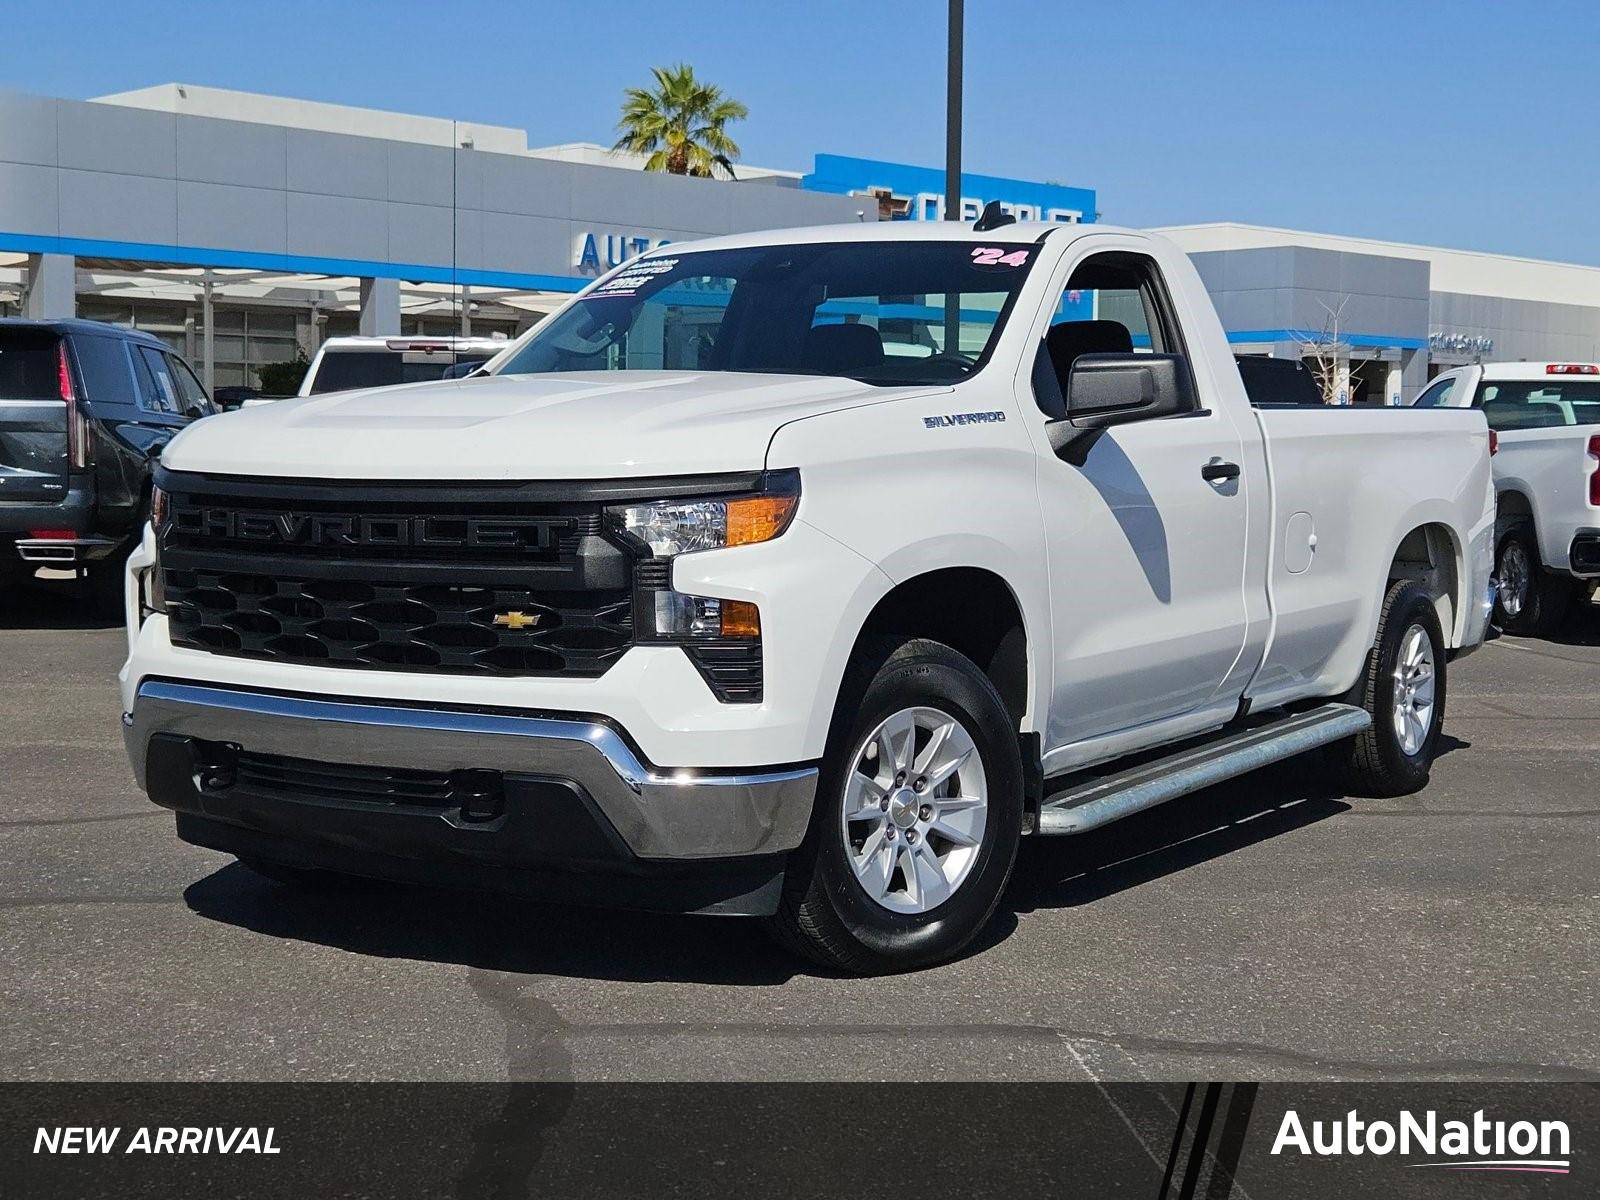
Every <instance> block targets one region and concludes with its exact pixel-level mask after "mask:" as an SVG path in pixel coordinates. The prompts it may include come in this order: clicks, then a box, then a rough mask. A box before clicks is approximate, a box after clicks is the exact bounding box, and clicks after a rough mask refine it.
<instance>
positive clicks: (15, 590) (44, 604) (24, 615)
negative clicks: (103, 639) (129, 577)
mask: <svg viewBox="0 0 1600 1200" xmlns="http://www.w3.org/2000/svg"><path fill="white" fill-rule="evenodd" d="M122 622H123V618H122V616H121V615H120V614H116V613H100V612H97V611H96V610H95V607H94V604H93V603H92V602H91V601H90V599H89V589H88V586H87V585H86V584H84V583H83V582H81V581H80V580H77V579H72V578H69V577H67V576H66V575H64V574H63V573H60V572H57V573H56V576H54V577H50V578H44V579H26V580H23V581H22V583H21V584H17V585H12V586H11V587H10V588H9V589H8V590H7V591H5V592H3V593H0V630H4V629H117V628H120V627H121V626H122Z"/></svg>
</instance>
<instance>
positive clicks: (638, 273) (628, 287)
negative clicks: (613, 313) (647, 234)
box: [589, 258, 678, 296]
mask: <svg viewBox="0 0 1600 1200" xmlns="http://www.w3.org/2000/svg"><path fill="white" fill-rule="evenodd" d="M677 265H678V260H677V259H675V258H643V259H640V260H639V261H638V262H636V263H630V264H629V265H628V266H626V267H623V268H622V272H621V273H620V274H618V275H613V276H612V277H611V278H610V279H608V280H606V281H605V282H604V283H602V284H601V285H600V286H599V287H597V288H595V289H594V291H592V292H590V293H589V295H590V296H632V295H634V294H635V293H637V292H638V290H639V289H640V288H641V287H643V286H644V285H645V284H647V283H649V282H650V281H651V280H652V279H654V278H655V277H656V276H657V275H666V274H669V273H670V272H671V271H672V269H673V268H674V267H676V266H677Z"/></svg>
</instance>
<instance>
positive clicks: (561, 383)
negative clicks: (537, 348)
mask: <svg viewBox="0 0 1600 1200" xmlns="http://www.w3.org/2000/svg"><path fill="white" fill-rule="evenodd" d="M948 390H949V389H947V388H943V387H933V388H928V387H903V388H883V387H873V386H871V385H869V384H864V383H859V382H857V381H856V380H853V379H838V378H832V377H816V376H808V375H756V374H743V373H737V372H708V373H700V372H692V371H629V372H627V373H625V374H619V373H617V372H610V371H592V372H577V373H573V374H567V375H491V376H482V377H479V378H476V379H453V380H446V381H442V382H439V383H418V384H408V385H405V386H402V387H388V388H374V389H369V390H363V391H357V392H339V393H335V394H331V395H326V396H307V397H304V398H301V399H294V400H282V401H279V402H277V403H275V404H266V405H260V406H257V407H252V408H247V409H241V410H239V411H238V412H233V413H226V414H222V415H219V416H215V417H207V418H205V419H204V420H202V421H197V422H195V423H194V424H193V425H191V426H190V427H189V428H188V429H187V430H185V431H184V432H183V433H182V434H180V435H179V436H178V437H176V438H174V439H173V440H172V442H171V444H170V445H168V446H167V448H166V450H165V451H164V452H163V453H162V456H161V462H162V465H163V466H166V467H170V468H172V469H173V470H179V471H204V472H207V473H211V474H221V475H257V476H280V477H281V476H295V477H308V478H320V479H451V480H457V479H608V478H609V479H616V478H628V477H630V476H652V475H693V474H708V473H715V472H722V471H757V470H761V469H762V468H763V467H764V466H766V455H767V446H768V444H769V443H770V442H771V441H772V435H773V434H774V433H775V432H776V431H777V430H778V428H779V427H780V426H782V425H785V424H787V423H788V422H790V421H795V420H799V419H801V418H803V417H810V416H816V415H818V414H820V413H825V412H832V411H835V410H838V409H843V408H855V407H858V406H860V405H863V404H881V403H885V402H888V401H892V400H897V399H904V398H906V397H910V396H916V395H933V394H936V393H939V392H944V391H948Z"/></svg>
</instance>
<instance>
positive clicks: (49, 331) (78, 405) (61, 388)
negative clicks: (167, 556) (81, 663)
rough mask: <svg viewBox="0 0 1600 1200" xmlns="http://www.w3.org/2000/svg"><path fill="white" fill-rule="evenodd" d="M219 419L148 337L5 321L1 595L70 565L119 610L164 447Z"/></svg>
mask: <svg viewBox="0 0 1600 1200" xmlns="http://www.w3.org/2000/svg"><path fill="white" fill-rule="evenodd" d="M214 411H215V408H214V407H213V405H212V403H211V400H210V398H209V397H207V395H206V392H205V389H204V388H203V387H201V386H200V381H199V380H198V379H197V378H195V374H194V372H193V371H192V370H190V369H189V365H188V364H187V363H185V362H184V361H183V359H182V358H181V357H179V356H178V355H176V354H174V353H173V352H172V351H171V350H169V349H168V348H167V346H166V345H165V344H164V343H162V342H161V341H159V340H158V339H156V338H154V337H152V336H150V335H149V334H147V333H140V332H138V331H137V330H132V329H122V328H119V327H118V326H115V325H102V324H100V323H99V322H96V321H76V320H61V321H25V320H14V319H5V320H0V598H3V595H4V593H5V592H6V591H7V590H9V589H10V588H12V587H14V586H15V585H16V584H18V583H19V582H20V581H21V580H23V579H24V578H26V577H27V576H29V575H31V574H32V573H33V572H34V571H36V570H37V569H38V568H40V567H44V566H52V567H64V568H68V569H77V570H79V571H81V572H83V573H84V574H86V575H87V576H88V579H89V585H90V588H91V591H92V593H93V595H94V598H95V601H96V603H97V605H99V606H100V607H101V608H102V609H104V610H105V611H107V612H118V611H120V610H121V607H122V571H123V562H124V560H125V559H126V558H127V555H128V552H129V551H130V550H132V548H133V546H134V544H135V542H136V540H137V539H138V537H139V534H140V531H141V530H142V529H143V528H144V523H145V521H146V520H147V519H148V517H149V513H150V474H151V470H152V468H153V467H154V466H155V461H156V459H157V458H158V457H159V456H160V454H161V448H162V447H163V446H165V445H166V444H167V443H168V442H169V441H171V440H172V437H173V435H174V434H176V433H177V432H178V431H179V430H181V429H182V428H183V427H184V426H185V425H187V424H189V422H191V421H193V420H195V419H196V418H197V417H203V416H207V415H209V414H211V413H212V412H214Z"/></svg>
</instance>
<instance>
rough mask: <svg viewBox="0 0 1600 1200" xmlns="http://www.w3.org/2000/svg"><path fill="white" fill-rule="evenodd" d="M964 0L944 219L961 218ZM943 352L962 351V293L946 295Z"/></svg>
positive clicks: (953, 63) (948, 92) (958, 20)
mask: <svg viewBox="0 0 1600 1200" xmlns="http://www.w3.org/2000/svg"><path fill="white" fill-rule="evenodd" d="M962 4H963V0H950V38H949V54H948V56H947V62H946V74H945V93H944V219H945V220H946V221H959V220H960V219H961V40H962V33H963V32H964V26H965V24H966V21H965V18H964V15H963V12H962ZM943 349H944V353H946V354H952V353H959V352H960V350H961V295H960V293H952V292H947V293H946V294H945V298H944V347H943Z"/></svg>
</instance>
